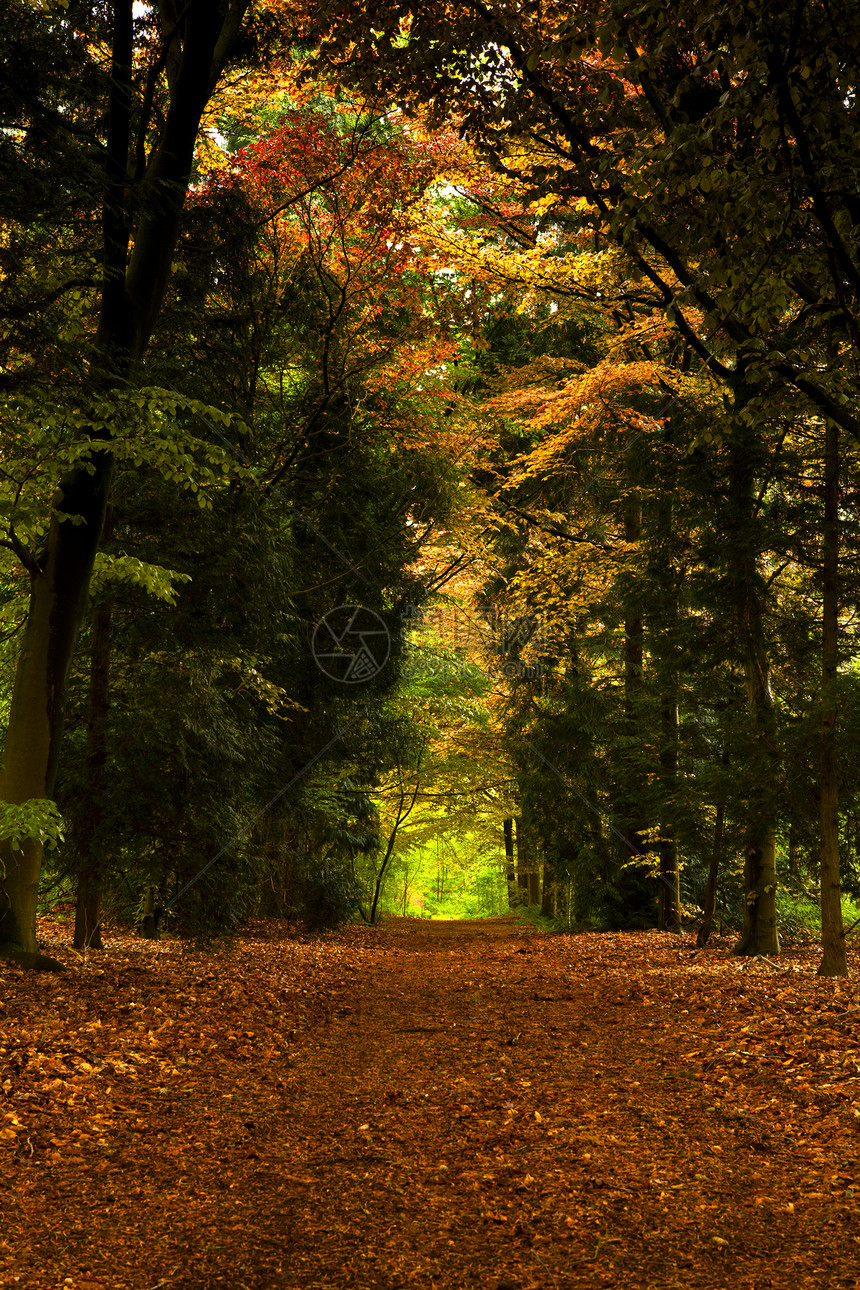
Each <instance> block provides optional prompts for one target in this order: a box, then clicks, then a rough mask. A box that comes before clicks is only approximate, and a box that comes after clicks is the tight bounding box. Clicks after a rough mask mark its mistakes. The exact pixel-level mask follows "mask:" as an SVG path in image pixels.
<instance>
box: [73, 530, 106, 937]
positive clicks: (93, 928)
mask: <svg viewBox="0 0 860 1290" xmlns="http://www.w3.org/2000/svg"><path fill="white" fill-rule="evenodd" d="M109 525H110V512H108V517H107V519H106V521H105V535H106V536H109V535H108V526H109ZM110 650H111V608H110V605H109V604H104V605H99V606H98V607H97V608H96V609H95V610H94V611H93V640H92V653H91V658H90V696H89V711H88V713H87V800H86V803H85V804H84V809H83V810H82V812H81V814H80V818H79V821H78V829H77V835H78V836H77V851H78V895H77V904H76V907H75V939H74V946H75V949H76V950H82V949H87V948H89V949H93V950H101V949H104V946H103V944H102V932H101V921H102V920H101V875H102V857H101V848H102V845H103V843H102V839H101V837H100V832H101V830H100V825H101V820H102V815H103V812H104V799H105V792H106V790H107V774H106V772H107V759H108V742H107V741H108V721H109V715H110Z"/></svg>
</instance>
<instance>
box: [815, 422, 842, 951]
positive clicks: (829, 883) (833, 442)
mask: <svg viewBox="0 0 860 1290" xmlns="http://www.w3.org/2000/svg"><path fill="white" fill-rule="evenodd" d="M822 584H823V597H822V599H823V608H822V617H823V632H822V651H821V701H822V713H821V748H820V754H819V769H820V794H819V799H820V809H821V947H822V950H823V954H822V958H821V962H820V964H819V965H818V975H819V976H847V975H848V958H847V954H846V950H845V927H844V925H843V922H842V886H841V882H840V875H839V781H838V766H837V761H836V746H835V745H836V717H837V711H836V698H835V694H834V687H835V684H836V674H837V670H838V666H839V430H838V427H837V426H836V424H835V422H833V421H828V422H827V428H826V430H825V451H824V541H823V560H822Z"/></svg>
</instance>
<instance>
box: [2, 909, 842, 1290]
mask: <svg viewBox="0 0 860 1290" xmlns="http://www.w3.org/2000/svg"><path fill="white" fill-rule="evenodd" d="M48 930H49V934H50V929H48ZM53 940H54V941H55V940H56V937H55V936H54V937H53ZM524 948H526V949H528V951H529V952H528V953H527V954H525V955H523V954H522V953H521V951H522V950H523V949H524ZM51 952H52V953H55V954H63V951H62V949H61V948H58V947H57V945H56V944H52V945H51ZM65 957H66V958H67V960H69V961H70V960H71V958H72V956H71V955H70V954H67V955H65ZM816 962H817V960H816V955H815V953H814V952H813V951H810V952H809V953H808V955H805V953H804V952H803V951H799V952H798V953H797V954H796V955H795V956H794V957H792V958H787V959H786V960H783V961H780V963H779V964H778V968H777V970H776V971H775V970H774V969H773V967H772V966H771V965H770V964H766V963H762V964H759V963H756V962H751V963H748V964H745V965H744V966H743V970H742V971H739V970H738V966H737V964H736V963H735V962H734V961H733V960H731V959H730V958H728V957H727V953H726V950H725V949H720V948H719V947H718V948H716V949H714V950H709V951H708V953H707V954H704V955H698V956H697V957H696V959H695V960H691V959H690V958H689V947H688V944H687V942H686V941H685V940H684V939H683V938H676V937H665V936H659V935H657V934H651V933H645V934H635V935H604V936H599V935H586V936H539V935H536V934H535V933H534V932H532V931H531V930H526V929H523V928H522V927H521V925H519V924H517V923H513V922H511V921H509V920H504V919H500V920H487V921H485V922H483V923H475V924H444V923H429V922H423V921H422V920H402V921H401V920H397V921H396V922H394V923H393V924H391V925H389V926H388V927H387V928H384V929H382V930H379V931H368V930H366V929H348V930H347V931H345V932H344V933H343V934H338V935H334V934H330V935H327V936H325V937H322V938H318V939H316V940H312V939H309V938H307V937H301V936H298V935H296V934H295V932H291V930H290V929H289V928H286V927H283V926H279V925H278V924H274V923H268V924H259V925H257V926H255V927H254V928H252V929H251V932H250V933H249V935H248V936H246V937H243V938H241V939H240V940H238V941H237V943H236V945H235V947H234V948H233V949H232V951H231V952H230V953H228V954H218V955H211V956H207V955H204V954H198V953H189V952H184V951H183V950H182V948H181V947H180V946H179V945H178V944H176V943H173V942H169V941H168V942H161V943H158V944H157V945H152V944H150V943H142V942H138V941H134V940H132V939H126V940H119V941H118V942H117V943H116V944H114V945H112V946H111V948H110V950H109V952H108V953H106V954H104V955H99V956H91V957H90V958H89V960H87V961H77V962H75V963H73V964H71V966H70V971H69V973H68V974H67V975H66V976H64V977H63V978H51V979H50V980H45V979H44V978H38V977H36V976H35V975H26V974H23V973H22V972H20V970H18V969H16V968H11V967H7V968H5V969H4V970H3V972H2V977H0V980H2V986H3V992H4V1007H3V1008H0V1027H2V1029H0V1159H2V1161H3V1169H2V1171H0V1187H2V1189H3V1197H2V1201H3V1209H4V1229H3V1234H2V1239H0V1281H2V1283H3V1284H4V1285H10V1286H22V1287H23V1286H27V1287H33V1288H34V1290H36V1288H38V1290H41V1287H51V1288H52V1290H54V1287H57V1286H60V1285H63V1286H65V1285H69V1286H71V1287H75V1288H77V1287H82V1288H83V1287H87V1286H93V1287H95V1286H100V1285H104V1286H111V1287H114V1288H115V1290H126V1288H128V1290H131V1288H132V1287H133V1288H134V1290H137V1288H138V1287H140V1288H141V1290H143V1288H146V1290H151V1288H152V1287H153V1286H155V1285H162V1286H164V1287H165V1290H166V1288H167V1287H188V1288H189V1290H191V1288H192V1287H194V1290H200V1288H205V1287H210V1286H212V1287H214V1286H222V1285H230V1286H236V1287H243V1286H244V1287H255V1288H257V1287H260V1288H262V1287H267V1288H268V1287H270V1286H288V1287H305V1286H307V1287H331V1290H344V1288H348V1287H356V1290H358V1288H359V1287H361V1290H368V1288H370V1287H377V1286H378V1287H396V1286H401V1287H410V1286H415V1287H416V1288H417V1287H418V1286H421V1287H430V1288H431V1290H432V1287H438V1288H439V1290H443V1288H444V1290H448V1288H449V1287H459V1286H463V1287H475V1290H477V1288H478V1287H485V1286H487V1285H495V1284H497V1283H498V1281H499V1279H500V1278H501V1277H502V1274H503V1273H504V1276H505V1277H507V1278H508V1279H509V1280H510V1281H511V1283H515V1284H517V1285H518V1286H519V1287H520V1290H527V1288H528V1287H531V1288H532V1290H539V1288H540V1290H550V1287H552V1288H553V1290H555V1287H568V1286H569V1287H577V1286H581V1287H586V1286H587V1287H594V1286H601V1285H604V1284H606V1285H610V1284H619V1283H620V1284H624V1285H625V1286H630V1287H636V1286H642V1287H652V1286H653V1287H659V1286H666V1287H670V1286H673V1285H676V1284H679V1283H683V1284H684V1285H685V1286H690V1287H701V1288H702V1290H704V1288H705V1287H711V1286H713V1285H714V1284H715V1282H718V1283H721V1282H722V1281H729V1280H730V1281H731V1283H732V1285H733V1286H736V1287H739V1288H740V1287H747V1286H749V1287H752V1286H756V1287H758V1286H767V1285H768V1284H774V1285H777V1284H782V1283H790V1284H791V1285H792V1286H802V1285H806V1284H809V1285H810V1286H811V1285H813V1284H821V1283H822V1281H826V1282H827V1284H830V1285H834V1286H839V1285H846V1286H847V1285H850V1284H853V1281H852V1280H851V1279H850V1278H848V1273H847V1272H846V1269H848V1271H849V1272H850V1268H851V1267H852V1266H853V1262H856V1252H855V1254H854V1256H853V1262H852V1260H851V1257H850V1252H851V1251H852V1250H854V1251H856V1248H857V1246H858V1244H860V1241H858V1238H857V1236H856V1234H855V1233H856V1230H857V1222H856V1220H857V1200H856V1197H855V1189H856V1184H855V1180H856V1178H857V1177H858V1174H860V1169H858V1164H860V1161H858V1156H859V1155H860V1139H858V1132H860V1104H858V1089H860V1053H858V1045H857V1042H856V1035H855V1026H854V1024H853V1023H854V1016H853V1014H854V1011H855V1009H856V1006H857V1004H858V1003H860V991H858V988H857V986H855V985H854V983H853V982H852V981H848V982H833V981H823V980H820V979H817V978H815V976H814V972H815V967H816Z"/></svg>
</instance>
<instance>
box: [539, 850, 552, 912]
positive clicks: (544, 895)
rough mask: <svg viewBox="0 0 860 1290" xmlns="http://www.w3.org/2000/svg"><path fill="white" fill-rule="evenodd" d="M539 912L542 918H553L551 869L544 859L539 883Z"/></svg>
mask: <svg viewBox="0 0 860 1290" xmlns="http://www.w3.org/2000/svg"><path fill="white" fill-rule="evenodd" d="M540 912H541V914H542V915H543V916H544V918H555V882H554V880H553V873H552V869H551V867H550V865H549V862H548V861H547V859H546V857H544V862H543V876H542V881H541V897H540Z"/></svg>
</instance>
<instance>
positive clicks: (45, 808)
mask: <svg viewBox="0 0 860 1290" xmlns="http://www.w3.org/2000/svg"><path fill="white" fill-rule="evenodd" d="M63 837H64V825H63V817H62V815H61V814H60V812H59V810H58V809H57V805H56V803H55V802H52V801H49V800H48V799H47V798H40V797H33V798H30V799H29V801H26V802H21V803H19V804H17V805H13V804H12V803H11V802H0V841H3V842H8V843H9V846H10V847H11V849H12V850H13V851H20V850H21V846H22V844H23V843H24V842H36V843H39V844H41V845H42V846H44V847H47V848H48V849H49V850H50V849H53V848H54V847H56V846H57V844H58V843H60V842H62V841H63Z"/></svg>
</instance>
